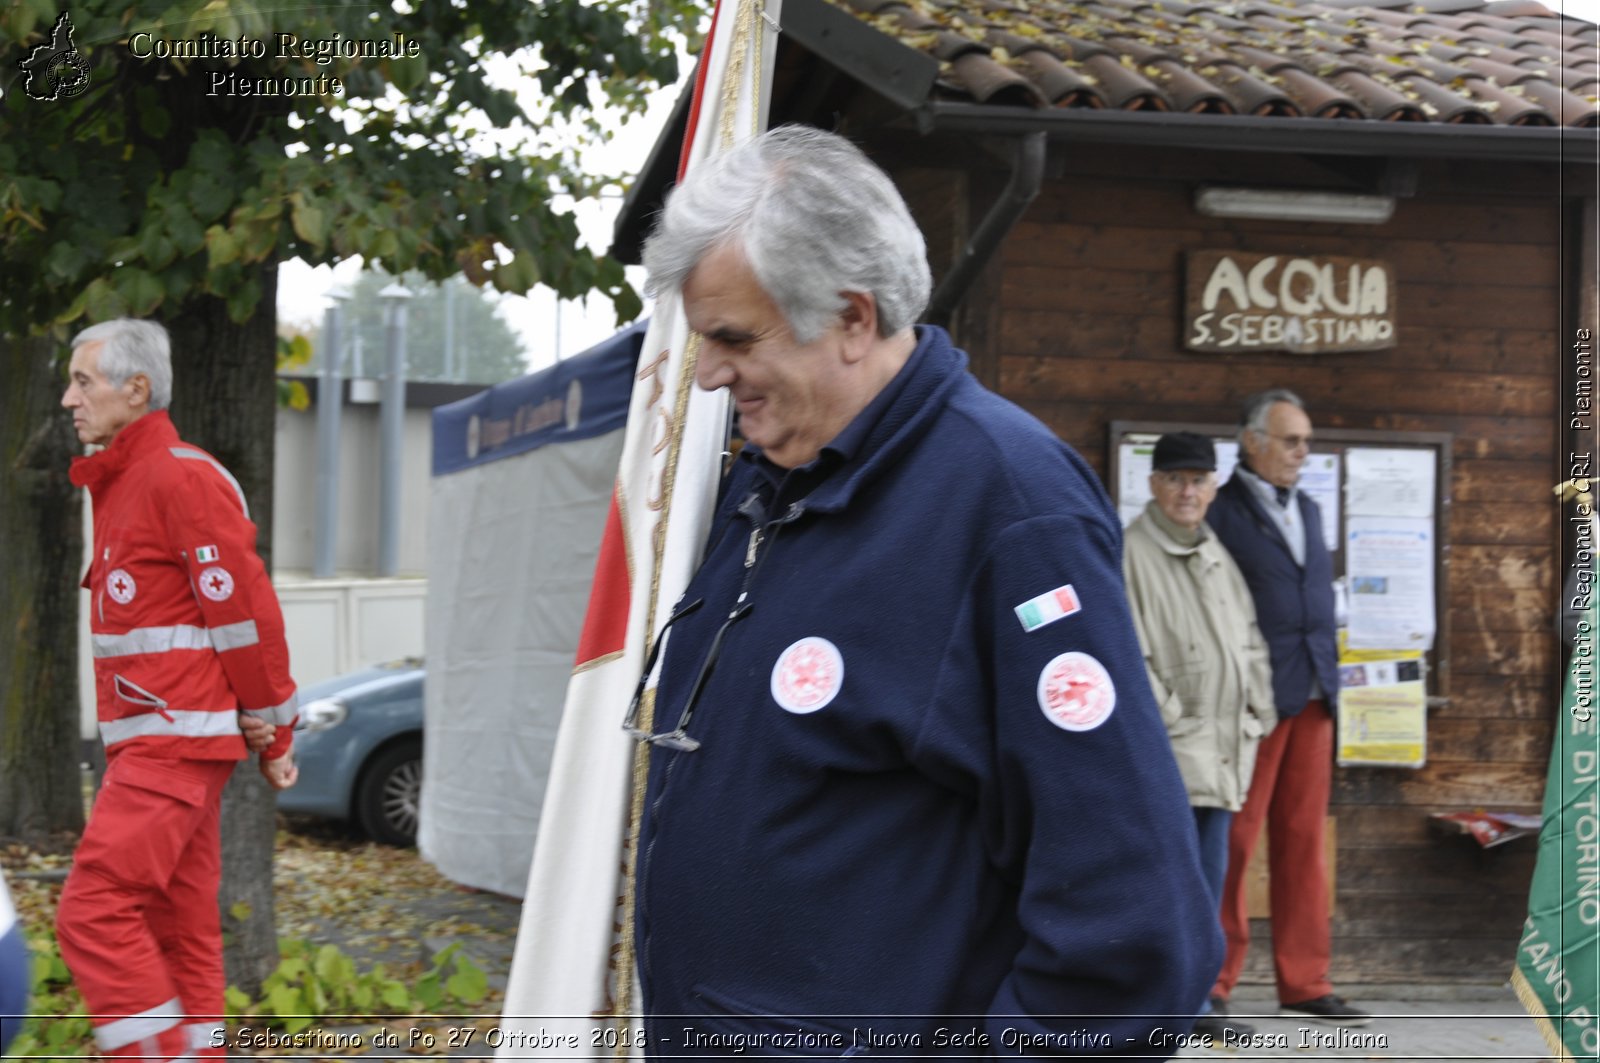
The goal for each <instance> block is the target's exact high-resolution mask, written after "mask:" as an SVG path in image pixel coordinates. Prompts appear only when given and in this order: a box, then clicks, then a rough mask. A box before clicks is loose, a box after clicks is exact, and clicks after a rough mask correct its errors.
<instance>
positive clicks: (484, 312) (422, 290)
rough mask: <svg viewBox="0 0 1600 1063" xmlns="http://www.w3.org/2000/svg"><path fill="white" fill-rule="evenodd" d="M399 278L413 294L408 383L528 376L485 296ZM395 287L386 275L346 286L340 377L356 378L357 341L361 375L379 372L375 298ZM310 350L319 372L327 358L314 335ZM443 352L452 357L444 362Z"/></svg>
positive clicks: (459, 286)
mask: <svg viewBox="0 0 1600 1063" xmlns="http://www.w3.org/2000/svg"><path fill="white" fill-rule="evenodd" d="M398 279H399V281H400V283H401V284H403V285H404V286H405V287H406V289H407V290H409V291H410V292H411V298H410V299H408V300H407V301H406V379H407V380H445V381H451V382H456V383H473V384H498V383H499V382H500V381H502V380H510V379H512V378H513V377H517V376H521V375H522V374H523V373H526V372H527V371H528V365H527V359H526V352H525V351H524V350H523V346H522V339H521V337H519V336H518V335H517V334H516V333H515V332H513V331H512V329H511V326H510V325H508V324H506V322H505V320H504V319H503V318H501V317H500V314H499V310H498V308H497V305H496V302H495V300H494V297H493V296H491V295H490V294H489V293H488V292H485V291H484V290H483V289H481V288H476V287H474V286H473V285H471V284H469V283H468V282H467V281H466V279H465V278H463V277H459V276H457V277H450V278H447V279H446V280H443V281H440V282H438V283H432V282H430V281H428V280H427V279H426V278H425V277H424V276H423V275H422V274H420V273H415V272H413V273H408V274H406V275H405V276H404V277H401V278H398ZM395 280H396V278H395V277H393V276H390V275H389V274H387V273H383V272H379V271H375V270H369V271H365V272H363V273H362V274H361V275H360V276H359V277H357V278H356V281H355V283H354V284H352V285H351V286H350V293H349V294H350V297H349V299H348V301H346V302H345V304H344V343H345V344H346V353H345V355H344V362H343V372H344V375H345V376H353V375H355V372H356V369H355V366H354V364H353V362H352V359H351V353H350V352H351V350H352V345H353V344H354V343H355V342H357V340H358V338H359V342H360V344H361V369H362V372H363V373H364V374H365V375H366V376H377V375H379V373H380V372H382V369H383V365H384V352H385V350H386V349H387V348H386V346H385V344H386V342H387V333H386V329H385V317H384V301H383V299H382V297H381V296H380V295H379V293H380V292H382V291H383V290H384V289H385V288H387V287H388V286H389V285H391V284H393V283H395ZM447 318H448V319H449V323H448V325H447V321H446V319H447ZM313 331H314V330H313ZM313 346H314V347H315V348H316V355H315V357H314V359H313V364H314V365H315V366H316V367H317V368H319V369H320V368H321V366H322V364H323V363H322V359H323V357H324V356H325V355H326V353H327V352H326V351H325V350H324V349H323V345H322V342H321V337H320V334H319V335H318V337H317V340H316V342H315V343H314V344H313ZM447 347H449V348H451V351H452V353H451V354H450V355H449V356H448V357H447V356H446V348H447Z"/></svg>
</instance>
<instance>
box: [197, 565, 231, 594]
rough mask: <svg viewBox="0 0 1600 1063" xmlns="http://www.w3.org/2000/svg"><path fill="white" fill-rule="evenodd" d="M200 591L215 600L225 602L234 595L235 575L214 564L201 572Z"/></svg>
mask: <svg viewBox="0 0 1600 1063" xmlns="http://www.w3.org/2000/svg"><path fill="white" fill-rule="evenodd" d="M200 593H201V594H203V595H205V596H206V597H207V598H210V599H211V600H212V601H214V602H225V601H227V600H228V599H229V598H232V597H233V576H232V575H230V574H229V572H228V570H227V569H225V568H223V567H222V566H220V565H212V566H211V567H210V568H208V569H206V570H205V571H204V572H202V573H200Z"/></svg>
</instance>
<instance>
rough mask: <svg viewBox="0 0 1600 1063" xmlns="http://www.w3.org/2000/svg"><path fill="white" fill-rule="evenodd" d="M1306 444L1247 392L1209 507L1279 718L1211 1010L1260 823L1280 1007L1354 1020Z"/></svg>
mask: <svg viewBox="0 0 1600 1063" xmlns="http://www.w3.org/2000/svg"><path fill="white" fill-rule="evenodd" d="M1311 440H1312V435H1311V415H1310V414H1308V413H1307V412H1306V408H1305V403H1304V402H1302V401H1301V400H1300V397H1299V396H1298V395H1296V394H1295V393H1294V392H1292V391H1289V390H1288V389H1286V388H1272V389H1270V390H1268V391H1263V392H1259V393H1258V394H1255V395H1252V396H1250V397H1249V398H1248V399H1246V400H1245V404H1244V409H1243V411H1242V415H1241V417H1240V428H1239V464H1238V465H1237V466H1235V467H1234V470H1233V475H1232V476H1231V477H1229V478H1228V482H1227V483H1225V484H1223V485H1222V487H1221V488H1219V489H1218V491H1217V498H1216V502H1215V503H1214V504H1213V505H1212V506H1211V509H1210V510H1209V511H1208V512H1207V513H1206V522H1207V523H1208V524H1210V526H1211V528H1212V530H1213V531H1215V532H1216V535H1217V538H1218V539H1220V540H1221V541H1222V545H1223V546H1226V547H1227V548H1228V553H1230V554H1232V555H1233V559H1234V560H1235V561H1237V562H1238V564H1239V570H1240V571H1241V572H1242V573H1244V578H1245V582H1246V583H1247V584H1248V585H1249V587H1250V596H1251V598H1252V599H1253V600H1254V601H1255V606H1256V619H1257V623H1258V625H1259V626H1260V628H1261V634H1262V636H1263V637H1264V638H1265V639H1266V642H1267V652H1268V654H1269V656H1270V657H1271V660H1272V699H1273V707H1274V708H1275V709H1276V710H1277V713H1278V723H1277V726H1276V727H1275V728H1273V731H1272V733H1271V734H1269V735H1267V736H1266V737H1265V738H1264V739H1262V741H1261V748H1260V750H1259V752H1258V755H1257V758H1256V768H1255V774H1254V775H1252V776H1251V779H1250V790H1249V792H1248V793H1247V794H1246V796H1245V800H1244V807H1243V808H1241V809H1240V810H1239V814H1238V816H1237V817H1235V819H1234V821H1233V823H1232V824H1231V825H1230V826H1229V828H1228V875H1227V880H1226V881H1225V883H1224V885H1223V890H1222V930H1223V935H1224V937H1225V939H1226V940H1227V945H1228V950H1227V953H1226V955H1225V956H1224V958H1223V964H1222V972H1221V973H1220V974H1219V975H1218V976H1217V984H1216V987H1215V991H1214V993H1213V995H1212V998H1211V1005H1212V1007H1213V1009H1214V1010H1226V1008H1227V1002H1228V998H1229V997H1230V996H1231V995H1232V993H1233V989H1234V986H1235V985H1237V984H1238V981H1239V975H1240V973H1241V972H1242V971H1243V970H1244V961H1245V955H1246V953H1247V952H1248V951H1249V948H1250V914H1249V910H1248V905H1247V900H1246V896H1245V892H1246V885H1245V872H1246V870H1247V869H1248V868H1249V866H1250V854H1251V853H1252V852H1253V851H1254V850H1255V844H1256V839H1257V838H1258V837H1259V836H1260V834H1261V829H1262V825H1263V824H1265V825H1266V830H1267V842H1268V844H1267V862H1268V872H1269V876H1268V877H1269V879H1270V885H1271V891H1270V892H1271V904H1272V959H1273V969H1274V971H1275V972H1276V974H1277V989H1278V1013H1279V1014H1280V1015H1283V1016H1286V1017H1289V1018H1297V1019H1306V1020H1309V1021H1311V1022H1318V1023H1325V1024H1328V1025H1335V1026H1365V1025H1366V1024H1367V1023H1368V1022H1370V1021H1371V1019H1372V1016H1370V1015H1368V1014H1367V1013H1366V1012H1365V1011H1363V1010H1361V1009H1360V1008H1358V1007H1356V1006H1354V1005H1353V1004H1351V1003H1349V1002H1348V1001H1346V1000H1345V999H1344V998H1343V997H1341V996H1340V995H1339V994H1337V993H1335V992H1334V991H1333V983H1332V981H1330V979H1329V973H1328V972H1329V964H1330V961H1331V957H1332V928H1331V926H1330V925H1329V921H1328V912H1329V907H1330V906H1329V904H1328V880H1327V861H1326V858H1325V857H1324V855H1323V838H1324V821H1325V820H1326V818H1327V815H1328V798H1329V795H1330V793H1331V792H1332V787H1333V730H1334V728H1333V710H1334V709H1335V708H1336V706H1337V704H1338V698H1339V645H1338V634H1337V624H1336V621H1335V617H1334V597H1333V560H1332V558H1331V557H1330V555H1329V553H1328V547H1327V544H1326V543H1325V542H1324V541H1323V536H1322V510H1321V509H1320V508H1319V507H1318V506H1317V503H1316V501H1315V500H1314V499H1312V498H1311V497H1310V496H1309V495H1308V494H1306V492H1304V491H1302V490H1300V488H1299V482H1300V470H1301V469H1302V468H1303V467H1304V465H1305V462H1306V459H1307V458H1309V457H1310V456H1311Z"/></svg>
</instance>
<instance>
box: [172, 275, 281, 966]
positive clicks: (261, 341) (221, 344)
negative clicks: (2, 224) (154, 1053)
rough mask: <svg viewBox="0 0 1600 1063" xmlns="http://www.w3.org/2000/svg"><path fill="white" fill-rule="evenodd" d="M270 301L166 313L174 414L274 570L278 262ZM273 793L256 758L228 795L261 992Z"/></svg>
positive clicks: (233, 871)
mask: <svg viewBox="0 0 1600 1063" xmlns="http://www.w3.org/2000/svg"><path fill="white" fill-rule="evenodd" d="M260 281H261V289H262V294H261V301H260V302H259V303H258V304H257V307H256V312H255V314H254V316H252V317H251V318H250V319H249V320H248V321H246V322H245V323H244V324H242V325H240V324H235V323H234V322H233V321H231V320H229V318H228V312H227V306H226V304H224V302H223V301H222V300H220V299H215V298H211V297H207V296H200V297H196V298H194V299H190V300H189V301H188V302H187V303H185V304H184V305H183V307H182V308H181V309H180V310H179V311H177V312H176V313H174V314H170V315H163V323H164V324H165V325H166V326H167V328H168V330H169V331H170V332H171V333H172V377H173V384H172V420H173V423H174V424H175V425H177V428H178V434H179V435H180V436H182V437H183V439H184V440H185V441H186V442H189V443H193V444H194V445H195V446H197V447H201V448H203V449H204V450H206V451H209V452H210V453H211V455H212V456H213V457H215V458H216V459H217V460H218V461H220V462H222V464H223V465H224V466H225V467H226V468H227V469H228V471H229V472H231V473H233V475H234V477H235V478H236V479H237V480H238V481H239V485H240V486H241V487H242V488H244V494H245V498H246V499H247V500H248V501H249V505H250V519H251V520H253V521H254V522H255V525H256V529H257V531H256V549H257V550H258V551H259V552H260V554H261V559H262V561H264V562H266V564H267V567H268V569H269V570H270V569H271V567H272V459H273V442H274V436H275V432H276V424H277V421H276V418H277V399H276V396H277V390H276V387H275V385H274V378H275V370H276V365H277V335H276V319H277V315H276V309H275V304H276V301H277V263H276V262H270V263H268V264H266V265H263V266H262V267H261V271H260ZM276 828H277V821H276V804H275V801H274V798H273V791H272V789H271V788H270V787H268V786H267V784H266V781H265V780H264V779H263V778H262V777H261V773H260V771H259V770H257V766H256V762H255V758H253V757H252V758H251V759H250V760H246V761H244V762H243V763H241V764H240V765H239V767H238V769H237V770H235V771H234V773H233V778H232V779H231V780H230V781H229V783H228V788H227V789H226V790H225V791H224V792H223V796H222V892H221V895H220V898H219V900H220V902H221V905H222V928H223V940H224V942H225V943H226V947H225V950H224V961H225V963H226V966H227V974H228V982H229V984H230V985H234V986H238V987H239V988H240V989H242V990H244V991H245V992H246V993H249V994H250V995H251V996H258V995H259V994H260V991H261V982H262V979H264V978H265V977H266V976H267V975H269V974H271V973H272V971H273V969H274V968H275V967H277V965H278V940H277V933H276V930H275V917H274V911H273V902H272V849H273V842H274V838H275V835H276Z"/></svg>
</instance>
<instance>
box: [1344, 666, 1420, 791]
mask: <svg viewBox="0 0 1600 1063" xmlns="http://www.w3.org/2000/svg"><path fill="white" fill-rule="evenodd" d="M1420 665H1421V662H1420V661H1416V660H1389V661H1368V662H1365V663H1362V664H1348V665H1343V666H1341V667H1340V669H1339V735H1338V739H1339V754H1338V761H1339V764H1340V765H1368V766H1378V767H1388V768H1420V767H1422V765H1423V763H1424V762H1425V761H1426V760H1427V750H1428V699H1427V693H1426V691H1425V689H1424V683H1423V682H1422V675H1421V667H1420Z"/></svg>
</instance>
